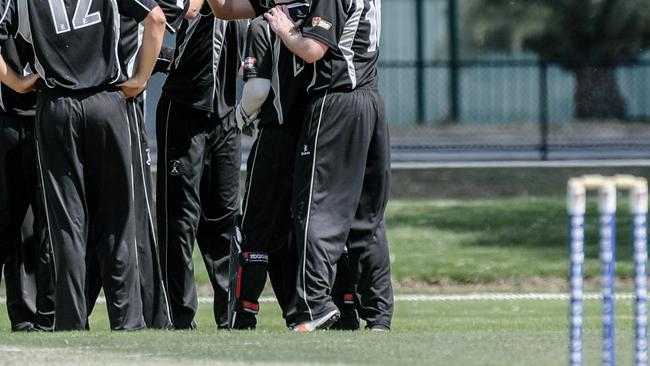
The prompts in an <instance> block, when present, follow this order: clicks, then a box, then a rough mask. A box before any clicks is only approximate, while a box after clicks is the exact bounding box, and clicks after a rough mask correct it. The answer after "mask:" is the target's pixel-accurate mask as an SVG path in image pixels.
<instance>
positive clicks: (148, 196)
mask: <svg viewBox="0 0 650 366" xmlns="http://www.w3.org/2000/svg"><path fill="white" fill-rule="evenodd" d="M156 3H157V4H158V5H159V6H160V8H161V9H162V10H163V13H164V14H165V18H166V19H167V23H166V28H167V30H168V31H169V32H170V33H172V34H173V33H175V32H176V29H177V28H178V27H179V26H180V22H181V21H182V19H183V15H184V14H185V13H186V11H188V8H189V6H188V5H189V4H185V5H184V6H179V5H183V4H182V3H181V4H179V3H177V2H176V1H175V0H156ZM143 31H144V27H143V25H142V24H141V23H138V22H137V21H136V20H134V19H132V18H130V17H128V16H124V15H122V16H121V17H120V47H119V55H120V63H121V65H120V66H121V70H122V72H123V73H124V76H125V77H131V76H133V75H134V74H135V67H136V62H137V59H138V57H139V53H140V49H141V47H142V33H143ZM172 52H173V51H172ZM167 53H168V49H167V48H166V47H163V49H162V50H161V54H160V55H159V57H158V60H157V63H156V67H155V69H154V72H156V71H162V70H166V69H167V67H168V66H169V62H170V60H169V59H168V58H167V57H166V56H167ZM144 107H145V92H142V93H140V94H139V95H137V96H135V97H133V98H129V99H127V117H128V120H129V129H130V132H131V136H130V139H129V145H130V146H131V150H132V153H133V156H132V172H133V175H132V185H133V188H134V197H133V204H134V212H135V223H136V231H135V241H136V246H137V248H138V250H137V255H136V261H137V268H138V275H139V282H140V293H141V295H142V310H143V315H144V321H145V324H146V326H147V328H157V329H169V328H172V326H173V325H172V322H171V311H170V308H169V300H168V297H167V293H166V290H165V287H164V283H163V280H162V270H161V266H160V251H159V247H158V242H157V240H158V238H157V231H156V226H157V224H156V221H155V217H156V216H155V207H154V202H153V190H152V186H153V184H152V175H151V156H150V149H149V143H148V139H147V132H146V130H145V126H144V120H145V115H144V112H145V108H144ZM87 263H88V264H89V265H88V268H89V270H88V273H87V279H88V282H87V284H88V297H87V300H88V316H90V313H91V312H92V309H93V308H94V306H95V302H96V300H97V297H98V296H99V292H100V290H101V286H102V283H101V276H100V273H99V268H98V266H97V265H96V263H97V258H95V257H93V256H87Z"/></svg>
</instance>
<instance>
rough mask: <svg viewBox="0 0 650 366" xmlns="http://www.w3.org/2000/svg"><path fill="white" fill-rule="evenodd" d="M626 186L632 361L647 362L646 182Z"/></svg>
mask: <svg viewBox="0 0 650 366" xmlns="http://www.w3.org/2000/svg"><path fill="white" fill-rule="evenodd" d="M637 182H638V183H637V184H635V185H634V186H633V187H632V188H631V190H630V212H631V213H632V225H633V228H632V230H633V231H632V232H633V235H632V240H633V244H634V253H633V255H634V292H635V297H636V299H635V303H634V315H635V316H634V319H635V324H634V341H635V365H637V366H641V365H643V366H647V365H648V271H647V265H648V236H647V217H648V185H647V182H646V181H645V179H640V180H638V181H637Z"/></svg>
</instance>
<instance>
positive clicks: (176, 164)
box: [169, 160, 181, 177]
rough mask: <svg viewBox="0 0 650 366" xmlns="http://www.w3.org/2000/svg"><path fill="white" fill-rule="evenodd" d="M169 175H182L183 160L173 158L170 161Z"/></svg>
mask: <svg viewBox="0 0 650 366" xmlns="http://www.w3.org/2000/svg"><path fill="white" fill-rule="evenodd" d="M169 175H171V176H172V177H177V176H179V175H181V162H180V161H178V160H172V161H170V162H169Z"/></svg>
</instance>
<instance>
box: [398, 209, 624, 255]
mask: <svg viewBox="0 0 650 366" xmlns="http://www.w3.org/2000/svg"><path fill="white" fill-rule="evenodd" d="M588 209H589V216H588V218H587V224H586V237H587V246H586V253H585V254H586V257H587V258H589V259H597V258H598V215H597V207H596V203H595V202H594V201H593V200H590V201H589V204H588ZM627 211H628V209H627V200H626V199H621V200H620V202H619V217H618V231H617V242H618V252H619V258H620V259H621V260H622V261H623V262H630V261H631V251H632V243H631V225H632V224H631V220H630V215H629V213H628V212H627ZM387 225H388V229H389V230H391V229H397V228H404V229H409V230H413V231H416V232H421V233H422V234H423V235H424V234H425V233H429V234H430V235H435V232H441V231H442V232H450V233H454V234H459V237H462V238H465V239H464V240H463V241H460V242H458V243H454V244H455V245H458V246H462V247H465V248H471V247H494V248H503V249H507V248H513V249H517V250H531V255H533V253H532V251H535V252H539V250H541V249H544V253H546V254H547V255H551V256H552V257H553V260H556V259H558V258H561V259H566V258H567V251H568V228H567V227H568V217H567V213H566V208H565V201H564V197H523V198H515V199H500V200H470V201H424V202H406V201H399V202H397V203H395V205H393V206H391V207H390V208H389V210H388V214H387ZM392 244H393V245H401V244H403V243H392ZM433 244H434V243H432V245H433Z"/></svg>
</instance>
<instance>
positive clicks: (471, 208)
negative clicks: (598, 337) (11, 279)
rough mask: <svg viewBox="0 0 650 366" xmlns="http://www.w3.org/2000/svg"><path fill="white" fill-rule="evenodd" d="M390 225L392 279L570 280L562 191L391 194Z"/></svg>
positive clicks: (625, 265)
mask: <svg viewBox="0 0 650 366" xmlns="http://www.w3.org/2000/svg"><path fill="white" fill-rule="evenodd" d="M589 209H590V211H591V215H590V220H589V221H588V223H587V239H588V242H589V243H588V245H587V267H586V275H587V277H592V278H593V277H597V276H598V272H599V265H598V249H597V248H598V245H597V237H598V236H597V223H596V220H597V217H596V216H597V215H596V214H595V210H596V205H595V202H594V200H591V201H590V202H589ZM626 211H627V200H626V199H624V198H622V199H621V200H620V203H619V212H620V216H619V231H618V237H619V240H618V243H619V245H618V258H619V261H618V274H619V275H620V276H622V277H631V273H632V267H631V246H630V240H629V238H630V225H631V223H630V219H629V215H628V214H627V213H626ZM386 225H387V230H388V237H389V239H390V245H391V254H392V259H393V267H392V269H393V277H394V279H396V280H398V281H404V282H408V281H407V280H409V279H415V280H417V281H421V282H426V283H441V282H443V283H444V282H448V281H451V282H456V283H460V284H476V283H494V282H499V281H509V282H510V283H517V282H523V283H524V284H525V283H526V282H527V281H528V280H529V279H530V278H534V277H537V278H542V279H544V278H553V279H560V280H562V279H564V278H566V274H567V262H568V249H567V248H568V242H567V240H568V239H567V232H568V230H567V215H566V209H565V198H564V197H563V196H551V197H549V196H524V197H519V198H508V199H471V200H421V201H414V200H393V201H391V202H390V204H389V206H388V210H387V214H386ZM194 258H195V268H196V278H197V283H198V284H199V286H200V287H201V288H202V289H203V290H204V291H203V292H205V289H206V288H208V289H209V279H208V276H207V273H206V271H205V266H204V265H203V263H202V260H201V258H200V256H199V250H198V248H196V249H195V253H194ZM0 286H2V285H0ZM524 287H525V285H524ZM536 290H539V289H536ZM553 290H557V289H553ZM2 292H3V290H2V289H0V293H2Z"/></svg>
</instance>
